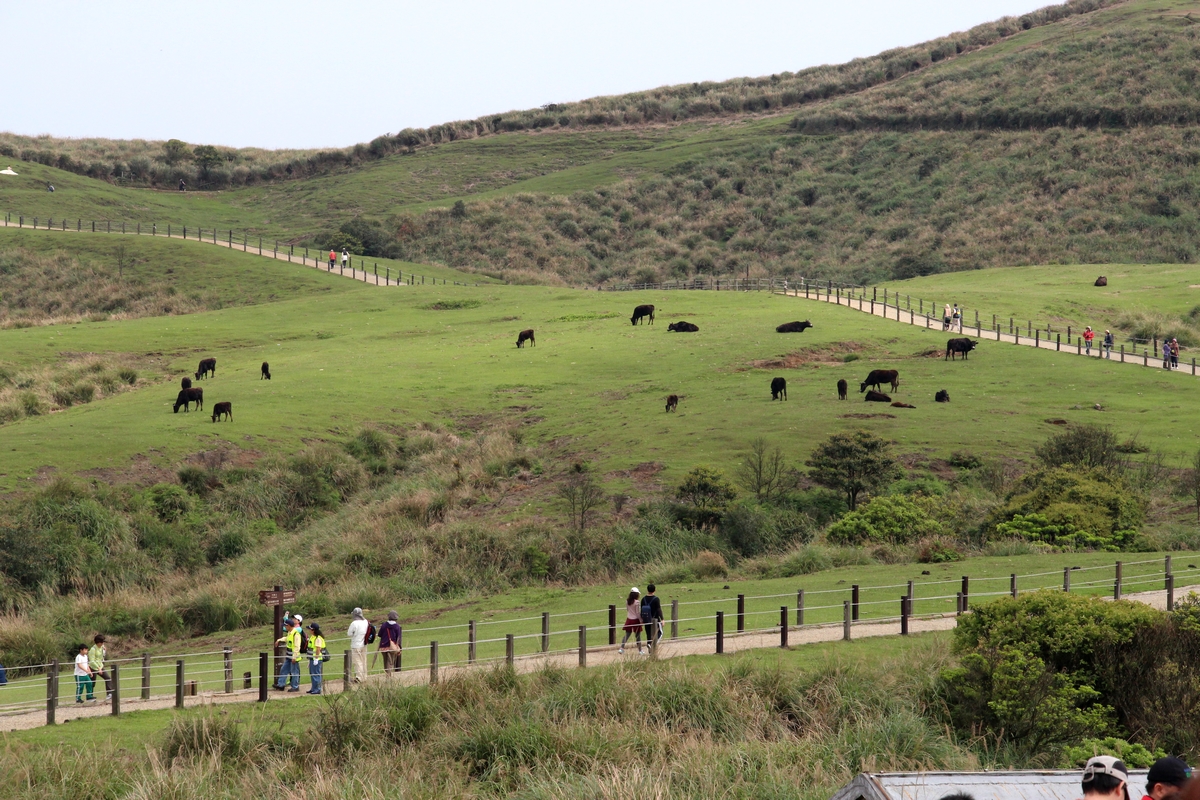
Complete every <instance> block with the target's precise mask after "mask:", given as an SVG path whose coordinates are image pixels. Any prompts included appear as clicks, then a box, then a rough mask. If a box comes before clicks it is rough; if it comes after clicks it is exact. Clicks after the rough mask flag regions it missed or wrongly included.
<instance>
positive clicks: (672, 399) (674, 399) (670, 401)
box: [667, 394, 679, 411]
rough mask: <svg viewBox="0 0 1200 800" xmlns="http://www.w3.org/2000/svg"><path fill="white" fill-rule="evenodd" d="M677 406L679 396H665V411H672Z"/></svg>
mask: <svg viewBox="0 0 1200 800" xmlns="http://www.w3.org/2000/svg"><path fill="white" fill-rule="evenodd" d="M678 405H679V395H677V394H669V395H667V411H674V410H675V408H676V406H678Z"/></svg>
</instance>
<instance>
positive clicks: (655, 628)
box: [642, 583, 663, 647]
mask: <svg viewBox="0 0 1200 800" xmlns="http://www.w3.org/2000/svg"><path fill="white" fill-rule="evenodd" d="M654 589H655V587H654V584H653V583H650V584H647V585H646V596H645V597H643V598H642V623H643V624H644V625H645V626H646V646H647V647H649V646H650V643H651V642H653V643H655V644H657V643H658V642H660V641H661V640H662V635H663V613H662V601H661V600H659V599H658V596H657V595H655V594H654Z"/></svg>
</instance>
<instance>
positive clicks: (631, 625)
mask: <svg viewBox="0 0 1200 800" xmlns="http://www.w3.org/2000/svg"><path fill="white" fill-rule="evenodd" d="M640 597H641V592H639V591H638V588H637V587H636V586H635V587H633V588H632V589H630V590H629V596H628V597H626V598H625V627H624V631H625V638H624V639H622V640H621V646H620V647H619V648H618V649H617V652H618V653H624V652H625V643H626V642H628V641H629V635H630V634H633V635H634V639H635V641H636V642H637V649H638V655H644V654H643V653H642V603H641V601H640V600H639V598H640Z"/></svg>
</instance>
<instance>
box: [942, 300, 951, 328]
mask: <svg viewBox="0 0 1200 800" xmlns="http://www.w3.org/2000/svg"><path fill="white" fill-rule="evenodd" d="M942 330H944V331H947V330H950V304H949V303H946V304H945V305H944V306H942Z"/></svg>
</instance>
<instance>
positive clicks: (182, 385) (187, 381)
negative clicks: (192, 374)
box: [179, 378, 192, 389]
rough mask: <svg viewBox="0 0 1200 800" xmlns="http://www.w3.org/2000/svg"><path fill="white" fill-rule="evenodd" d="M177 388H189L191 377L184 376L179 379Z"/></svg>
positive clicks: (190, 386)
mask: <svg viewBox="0 0 1200 800" xmlns="http://www.w3.org/2000/svg"><path fill="white" fill-rule="evenodd" d="M179 388H180V389H190V388H192V379H191V378H184V379H183V380H181V381H180V382H179Z"/></svg>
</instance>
